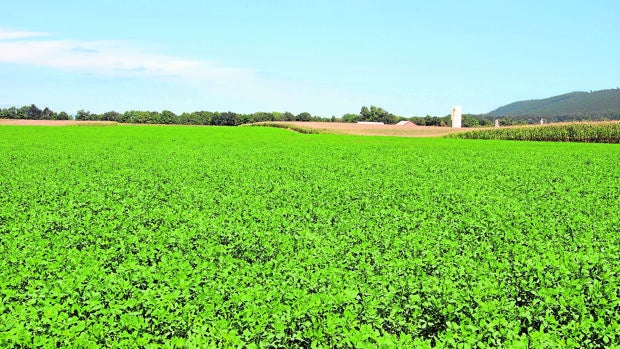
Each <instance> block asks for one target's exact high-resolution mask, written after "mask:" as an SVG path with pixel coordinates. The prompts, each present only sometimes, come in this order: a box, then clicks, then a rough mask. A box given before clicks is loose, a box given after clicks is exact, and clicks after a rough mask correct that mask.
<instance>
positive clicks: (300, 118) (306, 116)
mask: <svg viewBox="0 0 620 349" xmlns="http://www.w3.org/2000/svg"><path fill="white" fill-rule="evenodd" d="M310 120H312V115H310V113H308V112H303V113H299V114H298V115H297V116H296V117H295V121H310Z"/></svg>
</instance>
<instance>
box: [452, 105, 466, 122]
mask: <svg viewBox="0 0 620 349" xmlns="http://www.w3.org/2000/svg"><path fill="white" fill-rule="evenodd" d="M462 113H463V110H462V108H461V106H460V105H457V106H455V107H454V108H452V128H461V114H462Z"/></svg>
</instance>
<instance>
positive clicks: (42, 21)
mask: <svg viewBox="0 0 620 349" xmlns="http://www.w3.org/2000/svg"><path fill="white" fill-rule="evenodd" d="M1 7H2V15H1V16H0V84H1V85H2V87H1V88H0V106H3V107H6V106H11V105H18V106H20V105H25V104H28V105H29V104H32V103H35V104H36V105H37V106H39V107H43V106H49V107H50V108H51V109H53V110H56V111H60V110H65V111H67V112H69V113H75V112H76V111H77V110H78V109H86V110H90V111H93V112H98V113H101V112H105V111H110V110H116V111H120V112H122V111H125V110H130V109H138V110H163V109H168V110H172V111H174V112H177V113H178V112H183V111H194V110H210V111H228V110H230V111H235V112H243V113H246V112H248V113H249V112H254V111H291V112H293V113H295V114H297V113H300V112H302V111H308V112H310V113H312V114H314V115H321V116H326V117H329V116H332V115H336V116H341V115H342V114H344V113H348V112H353V113H357V112H359V110H360V108H361V106H362V105H377V106H380V107H383V108H384V109H387V110H388V111H390V112H392V113H395V114H398V115H402V116H414V115H419V116H424V115H427V114H430V115H446V114H449V112H450V109H451V107H452V106H453V105H462V106H463V111H464V112H465V113H485V112H488V111H491V110H492V109H495V108H497V107H500V106H502V105H504V104H507V103H510V102H513V101H517V100H524V99H533V98H544V97H549V96H552V95H557V94H561V93H565V92H571V91H587V90H599V89H607V88H616V87H618V86H620V63H618V62H619V57H620V44H618V43H619V42H620V21H618V14H620V2H619V1H617V0H600V1H597V0H589V1H570V0H567V1H544V0H536V1H531V0H524V1H518V2H517V1H510V2H508V1H490V0H489V1H483V0H474V1H444V0H438V1H396V0H383V1H365V0H357V1H352V0H351V1H349V0H331V1H324V0H315V1H275V0H265V1H217V2H216V1H182V0H178V1H147V0H124V1H116V0H99V1H96V2H84V1H62V0H59V1H27V0H24V1H6V2H5V3H4V4H2V6H1Z"/></svg>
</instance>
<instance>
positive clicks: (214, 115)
mask: <svg viewBox="0 0 620 349" xmlns="http://www.w3.org/2000/svg"><path fill="white" fill-rule="evenodd" d="M0 119H28V120H71V119H75V120H83V121H115V122H120V123H136V124H177V125H214V126H237V125H242V124H249V123H253V122H266V121H318V122H351V123H354V122H358V121H374V122H383V123H385V124H395V123H397V122H399V121H401V120H409V121H412V122H414V123H415V124H417V125H427V126H449V123H450V116H449V115H448V116H445V117H436V116H430V115H427V116H426V117H416V116H414V117H410V118H405V117H402V116H397V115H394V114H392V113H390V112H388V111H386V110H385V109H383V108H380V107H377V106H374V105H371V106H370V107H366V106H364V107H362V108H361V110H360V112H359V113H357V114H344V115H343V116H342V117H339V118H338V117H336V116H332V117H330V118H324V117H319V116H314V115H312V114H310V113H308V112H302V113H299V114H293V113H291V112H256V113H251V114H241V113H235V112H231V111H228V112H212V111H195V112H191V113H181V114H176V113H174V112H172V111H169V110H163V111H161V112H159V111H144V110H129V111H126V112H123V113H119V112H116V111H108V112H105V113H101V114H98V113H92V112H90V111H87V110H83V109H81V110H78V111H77V113H76V114H75V115H73V116H72V115H69V114H68V113H66V112H64V111H61V112H55V111H53V110H51V109H50V108H48V107H45V108H44V109H40V108H39V107H37V106H36V105H35V104H32V105H29V106H23V107H20V108H17V107H10V108H2V109H0Z"/></svg>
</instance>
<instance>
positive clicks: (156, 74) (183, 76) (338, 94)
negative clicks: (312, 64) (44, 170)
mask: <svg viewBox="0 0 620 349" xmlns="http://www.w3.org/2000/svg"><path fill="white" fill-rule="evenodd" d="M44 35H45V33H33V32H17V31H7V30H2V29H1V28H0V39H3V38H5V39H6V38H10V39H11V40H0V64H19V65H31V66H38V67H47V68H53V69H60V70H64V71H70V72H75V73H78V74H88V75H95V76H101V77H109V78H126V77H130V78H141V79H156V80H161V81H165V82H172V83H178V84H181V85H182V86H184V87H190V88H191V89H192V90H193V91H195V95H196V98H200V97H198V96H221V97H224V99H229V100H236V101H238V102H239V103H238V104H235V105H230V106H229V109H234V110H239V109H241V108H243V105H247V106H250V105H253V106H258V105H261V106H265V107H264V108H265V110H269V109H271V110H289V111H292V112H301V111H309V112H311V113H318V114H323V115H328V116H329V115H331V114H332V113H338V110H340V111H342V110H349V109H350V108H349V105H351V104H352V103H355V104H354V105H356V106H355V108H357V105H358V104H360V103H361V102H362V100H363V99H365V98H363V96H360V95H352V94H350V93H349V92H347V91H342V90H340V89H337V88H334V87H329V86H316V85H313V84H308V83H305V82H298V81H291V80H287V79H285V78H278V77H274V76H273V75H270V74H265V72H258V71H254V70H251V69H245V68H236V67H226V66H222V65H219V64H216V63H214V62H211V61H207V60H192V59H185V58H182V57H176V56H172V55H167V54H161V53H158V52H153V51H152V50H149V49H147V48H145V47H141V46H140V45H138V44H136V43H133V42H127V41H114V40H108V41H88V40H64V39H54V38H53V37H42V36H44ZM354 101H355V102H354ZM249 108H254V107H249ZM245 109H247V108H245ZM334 109H335V110H334ZM248 111H250V110H248ZM253 111H256V110H253Z"/></svg>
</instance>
